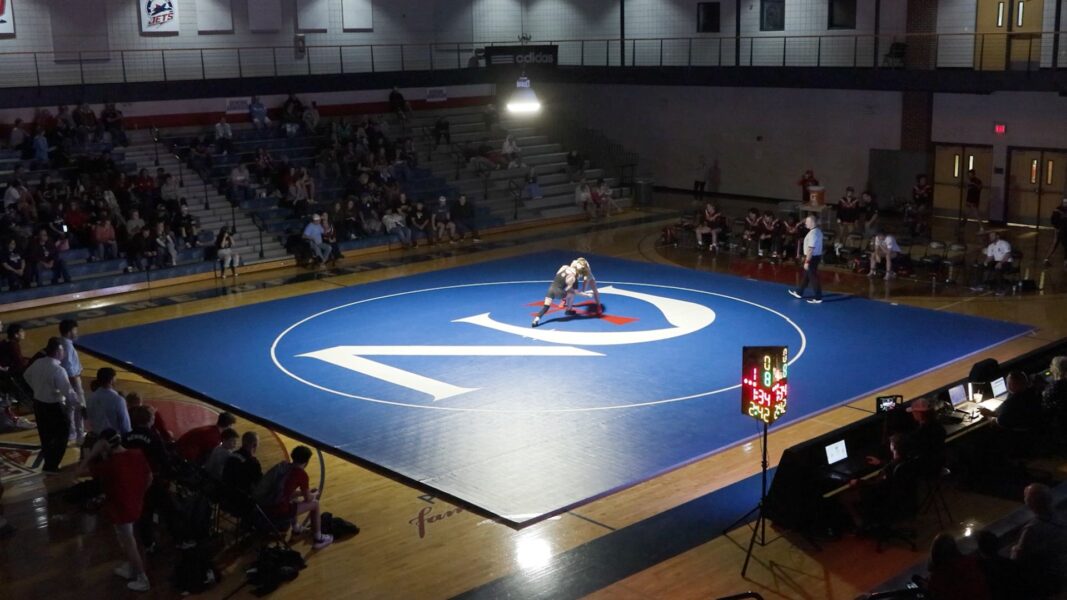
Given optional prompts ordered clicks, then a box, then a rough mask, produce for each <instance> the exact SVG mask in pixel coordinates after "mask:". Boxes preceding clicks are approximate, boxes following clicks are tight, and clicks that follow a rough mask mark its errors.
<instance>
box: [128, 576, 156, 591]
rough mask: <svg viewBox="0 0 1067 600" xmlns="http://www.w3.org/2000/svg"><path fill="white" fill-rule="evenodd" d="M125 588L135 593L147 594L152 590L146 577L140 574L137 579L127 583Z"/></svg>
mask: <svg viewBox="0 0 1067 600" xmlns="http://www.w3.org/2000/svg"><path fill="white" fill-rule="evenodd" d="M126 587H127V588H129V589H131V590H133V591H135V592H147V591H148V590H150V589H152V584H150V583H149V582H148V575H145V574H144V573H141V574H140V575H138V576H137V579H134V580H133V581H131V582H129V583H127V584H126Z"/></svg>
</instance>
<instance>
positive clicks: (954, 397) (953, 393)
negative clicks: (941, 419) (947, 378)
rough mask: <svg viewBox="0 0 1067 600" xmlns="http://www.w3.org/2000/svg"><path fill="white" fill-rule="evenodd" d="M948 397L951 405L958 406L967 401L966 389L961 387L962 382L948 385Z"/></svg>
mask: <svg viewBox="0 0 1067 600" xmlns="http://www.w3.org/2000/svg"><path fill="white" fill-rule="evenodd" d="M948 398H949V400H951V401H952V406H959V405H960V404H963V403H964V402H966V401H967V389H966V388H964V387H963V384H962V383H961V384H960V385H957V386H953V387H950V388H949V389H948Z"/></svg>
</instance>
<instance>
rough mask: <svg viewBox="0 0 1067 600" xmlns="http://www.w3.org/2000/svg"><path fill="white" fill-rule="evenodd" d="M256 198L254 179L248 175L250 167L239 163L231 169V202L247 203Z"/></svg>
mask: <svg viewBox="0 0 1067 600" xmlns="http://www.w3.org/2000/svg"><path fill="white" fill-rule="evenodd" d="M255 197H256V192H255V190H253V189H252V178H251V176H250V175H249V173H248V167H246V166H245V164H244V163H242V162H238V163H237V164H236V165H234V167H233V168H232V169H230V201H231V202H245V201H248V200H251V199H253V198H255Z"/></svg>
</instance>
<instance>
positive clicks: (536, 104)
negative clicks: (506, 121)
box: [507, 75, 541, 115]
mask: <svg viewBox="0 0 1067 600" xmlns="http://www.w3.org/2000/svg"><path fill="white" fill-rule="evenodd" d="M507 108H508V112H509V113H512V114H527V115H528V114H533V113H537V112H540V111H541V101H540V100H538V99H537V94H535V93H534V90H533V87H532V86H531V85H530V80H529V79H528V78H527V77H526V75H523V76H521V77H519V80H518V81H516V82H515V91H514V92H512V93H511V98H509V99H508V104H507Z"/></svg>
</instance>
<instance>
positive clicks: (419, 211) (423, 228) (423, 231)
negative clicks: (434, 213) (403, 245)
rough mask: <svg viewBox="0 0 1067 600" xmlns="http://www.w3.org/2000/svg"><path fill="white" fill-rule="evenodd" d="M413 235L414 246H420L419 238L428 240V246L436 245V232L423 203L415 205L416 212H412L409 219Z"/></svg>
mask: <svg viewBox="0 0 1067 600" xmlns="http://www.w3.org/2000/svg"><path fill="white" fill-rule="evenodd" d="M409 224H410V226H411V233H412V245H413V246H416V245H418V238H422V239H424V240H426V243H427V244H433V243H434V237H433V234H434V230H433V227H432V226H431V225H430V215H429V214H427V212H426V209H425V207H423V205H422V202H416V203H415V210H413V211H411V218H410V219H409Z"/></svg>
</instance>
